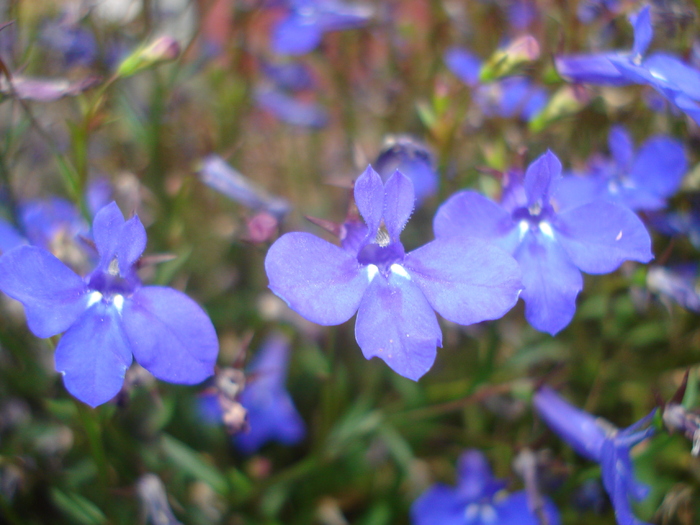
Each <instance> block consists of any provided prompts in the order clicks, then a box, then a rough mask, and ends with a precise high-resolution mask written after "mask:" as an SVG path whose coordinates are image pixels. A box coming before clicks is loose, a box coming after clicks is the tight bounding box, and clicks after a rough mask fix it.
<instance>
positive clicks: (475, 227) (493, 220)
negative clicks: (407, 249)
mask: <svg viewBox="0 0 700 525" xmlns="http://www.w3.org/2000/svg"><path fill="white" fill-rule="evenodd" d="M513 228H515V223H514V222H513V219H512V218H511V214H510V213H508V212H507V211H506V210H504V209H503V208H502V207H501V206H499V205H498V204H496V203H495V202H493V201H492V200H491V199H487V198H486V197H484V196H483V195H481V194H480V193H477V192H475V191H460V192H458V193H455V194H454V195H452V197H450V198H449V199H447V201H445V202H444V203H443V204H442V206H440V208H439V209H438V211H437V213H436V214H435V219H433V230H434V231H435V236H436V237H453V236H455V235H460V236H473V237H478V238H480V239H495V238H496V237H502V236H504V235H507V234H508V233H509V232H510V231H511V230H512V229H513Z"/></svg>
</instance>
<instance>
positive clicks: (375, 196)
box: [354, 166, 384, 238]
mask: <svg viewBox="0 0 700 525" xmlns="http://www.w3.org/2000/svg"><path fill="white" fill-rule="evenodd" d="M354 194H355V204H357V209H358V210H360V215H362V218H363V219H364V220H365V222H366V223H367V236H368V237H369V238H374V236H375V235H376V234H377V230H378V229H379V225H380V224H381V222H382V215H383V213H384V183H383V182H382V178H381V177H380V176H379V174H378V173H377V172H376V171H374V169H372V166H367V169H366V170H365V171H364V173H363V174H362V175H360V176H359V177H358V178H357V180H356V181H355V193H354Z"/></svg>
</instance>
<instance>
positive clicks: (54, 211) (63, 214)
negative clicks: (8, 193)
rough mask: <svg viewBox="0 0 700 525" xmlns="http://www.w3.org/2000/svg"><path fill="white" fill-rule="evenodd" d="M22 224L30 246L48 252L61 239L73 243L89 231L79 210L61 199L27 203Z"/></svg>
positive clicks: (52, 198) (22, 211)
mask: <svg viewBox="0 0 700 525" xmlns="http://www.w3.org/2000/svg"><path fill="white" fill-rule="evenodd" d="M19 221H20V224H21V226H22V229H23V230H24V234H25V235H26V236H27V239H29V242H30V243H31V244H33V245H35V246H39V247H40V248H43V249H45V250H51V247H52V245H53V244H54V241H56V240H57V238H58V237H61V236H65V237H67V238H68V239H73V238H75V236H76V235H78V234H83V235H85V234H87V232H88V229H89V228H88V225H87V223H86V222H85V221H84V220H83V218H82V217H81V215H80V212H79V211H78V209H77V208H76V207H75V206H73V204H72V203H70V202H69V201H67V200H65V199H61V198H59V197H51V198H49V199H44V200H39V199H37V200H29V201H26V202H23V203H22V204H21V205H20V206H19Z"/></svg>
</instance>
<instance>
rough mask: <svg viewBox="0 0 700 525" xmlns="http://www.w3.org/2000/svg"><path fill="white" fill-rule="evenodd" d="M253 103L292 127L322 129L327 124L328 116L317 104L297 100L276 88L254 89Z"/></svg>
mask: <svg viewBox="0 0 700 525" xmlns="http://www.w3.org/2000/svg"><path fill="white" fill-rule="evenodd" d="M255 101H256V102H257V104H258V106H260V107H261V108H263V109H265V110H267V111H269V112H270V113H272V114H273V115H274V116H275V117H277V118H278V119H280V120H281V121H283V122H286V123H287V124H292V125H293V126H302V127H307V128H322V127H324V126H325V125H326V124H327V123H328V114H327V113H326V110H325V109H323V107H321V106H320V105H319V104H317V103H315V102H311V101H305V100H299V99H297V98H294V97H293V96H291V95H288V94H287V93H285V92H284V91H281V90H279V89H277V88H273V87H260V88H258V89H256V90H255Z"/></svg>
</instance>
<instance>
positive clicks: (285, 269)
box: [265, 175, 381, 325]
mask: <svg viewBox="0 0 700 525" xmlns="http://www.w3.org/2000/svg"><path fill="white" fill-rule="evenodd" d="M377 177H379V175H377ZM380 183H381V180H380ZM265 271H266V272H267V277H268V279H269V280H270V289H271V290H272V291H273V292H274V293H275V294H276V295H278V296H279V297H281V298H282V299H284V300H285V301H286V302H287V304H288V305H289V307H290V308H291V309H292V310H294V311H295V312H297V313H299V314H300V315H302V316H303V317H305V318H306V319H308V320H309V321H313V322H314V323H318V324H322V325H335V324H340V323H344V322H345V321H347V320H348V319H350V318H351V317H352V316H353V314H354V313H355V312H356V311H357V308H358V306H359V305H360V300H361V299H362V294H363V293H364V291H365V289H366V288H367V284H368V280H367V275H366V272H363V271H362V266H361V265H360V264H359V263H358V262H357V257H356V256H355V255H354V253H353V252H350V251H347V250H343V249H342V248H339V247H338V246H335V245H334V244H331V243H329V242H327V241H324V240H323V239H320V238H318V237H316V236H315V235H311V234H310V233H300V232H296V233H287V234H285V235H283V236H282V237H280V238H279V239H277V241H276V242H275V243H274V244H273V245H272V246H271V247H270V250H269V251H268V252H267V257H265Z"/></svg>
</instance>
